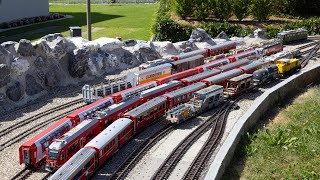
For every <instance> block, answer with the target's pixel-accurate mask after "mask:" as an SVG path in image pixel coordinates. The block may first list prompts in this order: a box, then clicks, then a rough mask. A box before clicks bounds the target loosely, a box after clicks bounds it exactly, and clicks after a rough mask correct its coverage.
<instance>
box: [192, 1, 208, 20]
mask: <svg viewBox="0 0 320 180" xmlns="http://www.w3.org/2000/svg"><path fill="white" fill-rule="evenodd" d="M209 11H210V6H208V0H197V1H195V4H194V10H193V17H195V18H196V19H198V20H205V19H206V18H207V17H208V16H209Z"/></svg>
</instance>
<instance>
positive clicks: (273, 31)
mask: <svg viewBox="0 0 320 180" xmlns="http://www.w3.org/2000/svg"><path fill="white" fill-rule="evenodd" d="M265 30H266V38H269V39H271V38H276V37H277V35H278V33H279V32H280V28H277V27H274V26H272V25H268V26H266V27H265Z"/></svg>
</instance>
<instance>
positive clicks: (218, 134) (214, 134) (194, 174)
mask: <svg viewBox="0 0 320 180" xmlns="http://www.w3.org/2000/svg"><path fill="white" fill-rule="evenodd" d="M231 107H232V105H230V106H229V107H228V108H227V109H225V110H224V111H223V113H222V114H221V116H219V117H218V120H217V121H216V122H217V123H216V124H215V126H214V128H212V131H211V133H210V135H209V138H208V139H207V140H206V142H205V144H204V145H203V146H202V148H201V150H200V152H199V153H198V155H197V156H196V158H195V159H194V160H193V162H192V164H191V165H190V166H189V168H188V170H187V172H186V173H185V174H184V176H183V178H182V179H186V180H193V179H199V177H200V175H201V172H202V170H203V169H204V167H205V164H206V162H208V160H209V159H210V157H211V155H212V154H213V152H214V150H215V148H216V147H217V145H218V143H219V141H220V139H221V138H222V136H223V132H224V129H225V125H226V122H227V119H228V115H229V113H230V111H231Z"/></svg>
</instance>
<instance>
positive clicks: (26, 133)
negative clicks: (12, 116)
mask: <svg viewBox="0 0 320 180" xmlns="http://www.w3.org/2000/svg"><path fill="white" fill-rule="evenodd" d="M84 106H86V104H83V105H82V106H80V107H76V108H73V109H71V110H69V111H67V112H64V113H61V114H59V115H56V116H54V117H52V118H51V119H50V120H48V121H44V122H41V123H38V124H37V125H35V126H34V127H32V128H30V129H28V130H26V131H24V132H21V133H20V134H19V135H17V136H15V137H13V138H11V139H10V140H8V141H6V142H4V143H2V144H0V151H3V150H4V149H5V148H7V147H10V146H11V145H13V144H15V143H17V142H19V141H21V140H23V139H24V138H25V137H27V136H29V135H30V134H32V133H34V132H36V131H38V130H39V129H41V128H43V127H46V126H47V125H49V124H50V123H52V122H55V121H57V120H59V119H61V118H63V117H65V116H66V115H68V114H69V113H71V112H73V111H75V110H77V109H79V108H81V107H84Z"/></svg>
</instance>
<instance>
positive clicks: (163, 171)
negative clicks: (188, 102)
mask: <svg viewBox="0 0 320 180" xmlns="http://www.w3.org/2000/svg"><path fill="white" fill-rule="evenodd" d="M229 103H230V101H227V102H226V103H225V104H224V105H223V106H222V107H220V108H219V110H218V111H217V112H216V113H215V114H214V115H212V116H211V117H210V118H209V119H208V120H207V121H206V122H204V123H203V124H202V125H200V126H199V127H198V128H197V129H195V130H194V131H193V132H192V133H191V134H189V135H188V136H187V137H186V138H185V139H184V140H182V141H181V142H180V143H179V144H178V145H177V146H176V148H175V149H174V150H173V151H172V152H171V153H170V155H169V156H168V157H167V158H166V159H165V161H164V162H163V163H162V164H161V166H160V167H159V168H158V170H157V171H156V172H155V174H154V175H153V177H152V179H153V180H156V179H168V177H169V176H170V174H171V173H172V171H173V170H174V168H175V167H176V165H177V164H178V163H179V161H180V160H181V159H182V157H183V156H184V155H185V153H186V152H187V151H188V150H189V149H190V147H191V146H192V145H193V144H194V143H195V142H196V141H197V140H198V139H199V138H200V137H201V136H202V135H203V134H204V133H205V132H207V131H208V130H210V129H214V127H215V126H216V125H217V123H218V117H220V116H221V113H223V112H224V111H225V110H224V108H225V107H226V106H227V105H228V104H229ZM230 107H231V106H230ZM228 108H229V106H228Z"/></svg>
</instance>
